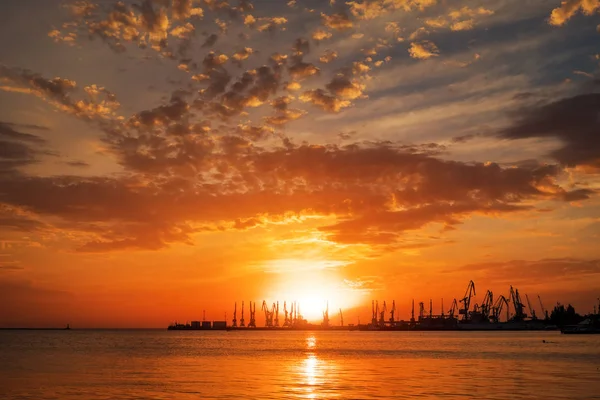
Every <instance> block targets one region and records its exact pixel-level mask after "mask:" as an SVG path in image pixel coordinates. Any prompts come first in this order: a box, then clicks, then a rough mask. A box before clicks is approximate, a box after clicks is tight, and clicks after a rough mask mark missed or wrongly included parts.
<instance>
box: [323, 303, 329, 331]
mask: <svg viewBox="0 0 600 400" xmlns="http://www.w3.org/2000/svg"><path fill="white" fill-rule="evenodd" d="M321 325H322V326H324V327H328V326H329V302H327V307H326V308H325V311H323V323H322V324H321Z"/></svg>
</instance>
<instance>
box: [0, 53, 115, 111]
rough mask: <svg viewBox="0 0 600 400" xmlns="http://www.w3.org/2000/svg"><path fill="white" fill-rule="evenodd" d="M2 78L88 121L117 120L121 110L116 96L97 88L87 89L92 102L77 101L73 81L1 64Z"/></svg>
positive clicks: (85, 99)
mask: <svg viewBox="0 0 600 400" xmlns="http://www.w3.org/2000/svg"><path fill="white" fill-rule="evenodd" d="M0 78H4V79H6V80H9V81H10V82H12V83H13V84H15V85H19V86H25V87H24V88H22V89H23V91H22V92H23V93H29V94H33V95H35V96H37V97H39V98H41V99H44V100H46V101H47V102H49V103H50V104H52V105H53V106H54V107H56V108H57V109H59V110H61V111H64V112H67V113H71V114H74V115H77V116H78V117H81V118H85V119H95V118H109V117H114V116H116V111H117V110H118V109H119V107H120V104H119V102H118V101H117V99H116V97H115V95H114V94H112V93H111V92H109V91H108V90H106V89H105V88H102V87H97V86H96V85H92V86H87V87H85V88H84V92H85V93H86V94H87V97H88V98H84V99H77V98H73V94H75V93H76V89H77V83H76V82H75V81H73V80H70V79H65V78H60V77H55V78H52V79H48V78H44V77H43V76H41V75H39V74H36V73H33V72H31V71H29V70H26V69H22V68H9V67H7V66H5V65H1V64H0ZM0 89H2V88H1V87H0Z"/></svg>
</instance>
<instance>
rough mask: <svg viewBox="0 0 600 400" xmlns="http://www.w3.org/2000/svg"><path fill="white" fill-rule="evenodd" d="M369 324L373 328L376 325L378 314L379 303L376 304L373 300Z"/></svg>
mask: <svg viewBox="0 0 600 400" xmlns="http://www.w3.org/2000/svg"><path fill="white" fill-rule="evenodd" d="M371 310H372V313H371V314H372V315H371V324H372V325H373V326H375V325H377V313H378V312H379V303H376V301H375V300H373V302H372V303H371Z"/></svg>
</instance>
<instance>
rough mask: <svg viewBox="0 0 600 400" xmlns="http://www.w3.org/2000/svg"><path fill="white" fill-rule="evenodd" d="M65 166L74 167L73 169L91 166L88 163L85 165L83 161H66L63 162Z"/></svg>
mask: <svg viewBox="0 0 600 400" xmlns="http://www.w3.org/2000/svg"><path fill="white" fill-rule="evenodd" d="M65 164H66V165H68V166H69V167H75V168H89V167H90V166H91V165H90V164H89V163H86V162H85V161H67V162H65Z"/></svg>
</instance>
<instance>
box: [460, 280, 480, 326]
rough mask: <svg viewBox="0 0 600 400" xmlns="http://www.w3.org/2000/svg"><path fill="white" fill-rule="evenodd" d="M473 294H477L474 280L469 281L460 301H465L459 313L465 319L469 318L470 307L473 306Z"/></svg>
mask: <svg viewBox="0 0 600 400" xmlns="http://www.w3.org/2000/svg"><path fill="white" fill-rule="evenodd" d="M473 296H476V293H475V283H474V282H473V281H469V284H468V285H467V290H466V292H465V295H464V297H463V298H462V299H461V300H460V302H461V303H463V308H461V309H460V310H458V313H459V314H462V315H463V320H467V319H469V307H470V306H471V297H473Z"/></svg>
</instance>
